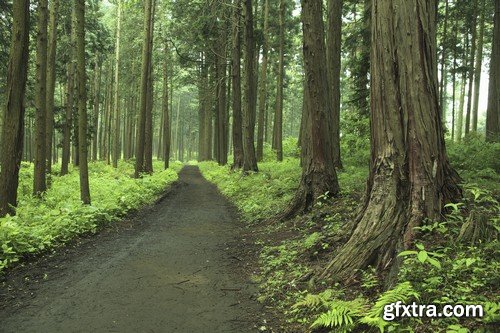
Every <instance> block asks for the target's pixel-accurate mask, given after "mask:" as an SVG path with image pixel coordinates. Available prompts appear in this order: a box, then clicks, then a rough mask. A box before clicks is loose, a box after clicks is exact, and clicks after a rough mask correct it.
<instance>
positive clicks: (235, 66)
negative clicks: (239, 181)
mask: <svg viewBox="0 0 500 333" xmlns="http://www.w3.org/2000/svg"><path fill="white" fill-rule="evenodd" d="M266 1H267V0H266ZM240 16H241V0H235V1H234V9H233V47H232V56H231V58H232V60H231V65H232V67H231V75H232V76H233V77H232V80H231V82H232V85H233V95H232V106H233V133H232V135H233V156H234V158H233V165H232V166H231V168H232V169H240V168H241V167H243V133H242V130H243V127H242V118H241V43H240V39H241V37H240V21H241V20H240Z"/></svg>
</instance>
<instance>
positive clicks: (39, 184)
mask: <svg viewBox="0 0 500 333" xmlns="http://www.w3.org/2000/svg"><path fill="white" fill-rule="evenodd" d="M47 7H48V1H47V0H39V1H38V20H37V35H36V83H35V107H36V113H35V116H36V121H35V134H36V137H35V175H34V177H33V194H34V195H37V196H39V195H41V194H42V193H43V192H45V191H46V190H47V182H46V164H47V163H46V162H47V144H46V131H47V21H48V18H47V17H48V8H47Z"/></svg>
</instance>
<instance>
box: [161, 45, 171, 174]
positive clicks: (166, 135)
mask: <svg viewBox="0 0 500 333" xmlns="http://www.w3.org/2000/svg"><path fill="white" fill-rule="evenodd" d="M164 57H165V58H164V60H163V102H162V107H163V133H162V134H163V147H162V149H163V150H162V154H163V159H164V161H165V169H168V164H169V160H170V114H169V113H170V112H169V107H168V42H167V41H165V54H164Z"/></svg>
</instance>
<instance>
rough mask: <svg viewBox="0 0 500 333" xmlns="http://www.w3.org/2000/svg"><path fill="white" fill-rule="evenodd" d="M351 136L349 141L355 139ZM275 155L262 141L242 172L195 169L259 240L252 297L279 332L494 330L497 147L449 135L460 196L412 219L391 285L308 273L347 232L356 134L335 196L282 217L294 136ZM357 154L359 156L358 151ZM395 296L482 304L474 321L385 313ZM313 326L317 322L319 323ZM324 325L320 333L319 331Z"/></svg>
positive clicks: (355, 180)
mask: <svg viewBox="0 0 500 333" xmlns="http://www.w3.org/2000/svg"><path fill="white" fill-rule="evenodd" d="M356 141H357V142H356ZM285 142H286V144H285V145H284V146H285V150H284V156H285V158H284V161H283V162H276V161H274V160H273V159H274V153H273V152H272V150H271V149H270V148H269V147H268V148H267V149H266V150H265V159H264V161H263V162H262V163H260V164H259V168H260V170H259V172H258V173H251V174H248V175H247V176H242V174H241V173H239V172H232V171H231V170H230V167H228V166H225V167H220V166H218V165H217V164H216V163H214V162H202V163H200V164H199V166H200V169H201V170H202V172H203V174H204V176H205V177H206V178H207V179H208V180H210V181H211V182H213V183H215V184H217V186H218V187H219V189H220V191H221V192H222V193H223V194H224V195H226V196H227V197H228V198H229V199H230V200H232V201H233V202H234V204H235V205H236V206H237V207H238V208H239V210H240V212H241V214H242V215H243V217H244V219H245V220H246V221H247V222H248V225H249V226H251V227H249V229H248V231H249V232H250V233H252V234H254V235H255V241H256V243H257V244H259V246H260V247H261V251H260V260H259V266H260V267H259V268H260V273H259V276H257V277H255V279H256V280H257V281H259V283H260V297H259V300H260V301H261V302H263V303H265V304H266V305H269V306H270V307H271V308H274V309H275V310H276V317H277V318H283V320H282V322H281V323H280V325H281V327H282V329H283V330H285V331H294V332H295V331H297V332H302V331H307V330H310V329H313V328H316V329H321V328H322V327H323V328H324V329H326V331H328V332H330V331H331V332H368V331H370V329H371V330H372V331H374V332H377V331H379V332H472V331H474V332H494V330H495V328H494V327H496V325H497V324H498V323H499V320H500V314H499V311H498V297H499V295H498V288H497V287H498V283H499V280H498V274H497V273H498V271H499V269H500V263H499V261H498V255H497V254H498V251H499V249H500V247H499V244H498V239H497V236H498V231H499V219H498V216H499V214H500V205H499V204H498V198H499V194H500V187H499V185H498V184H499V180H500V175H499V171H500V162H499V161H498V159H496V158H495V156H499V154H500V145H499V144H498V143H485V142H484V141H483V140H482V139H481V138H478V137H475V136H470V137H468V138H467V139H465V140H464V141H463V143H451V142H449V143H448V155H449V158H450V161H451V163H452V165H453V166H454V167H455V168H456V169H457V170H458V172H459V173H460V175H461V176H462V177H463V188H464V196H463V199H462V200H461V201H460V202H456V203H453V204H449V205H448V206H447V210H446V215H445V216H443V217H442V218H441V219H439V220H433V221H427V223H426V224H425V225H423V226H421V227H419V230H418V231H419V233H418V235H419V236H418V239H417V240H416V241H415V244H414V246H413V248H412V249H410V250H408V251H404V252H401V253H400V257H402V258H403V259H404V260H403V263H402V266H401V268H400V271H399V273H398V275H397V277H396V278H395V279H394V281H392V282H391V284H390V285H388V284H387V281H384V280H382V279H381V277H380V276H378V275H377V272H376V270H375V269H373V268H368V269H366V270H364V271H360V272H359V274H357V275H356V277H357V278H356V279H355V280H353V281H349V283H345V284H340V283H338V282H335V281H334V279H327V280H320V279H317V278H315V277H316V276H318V275H319V274H321V273H322V270H323V269H324V267H325V266H326V265H327V264H328V261H329V259H330V258H331V256H332V254H333V253H334V252H335V251H336V250H337V248H338V246H339V244H342V243H343V242H345V241H346V239H348V238H349V236H350V232H351V230H352V222H353V220H354V219H355V217H356V212H357V208H358V207H359V203H360V202H361V199H362V195H363V193H364V187H365V182H366V176H367V173H368V163H367V161H368V156H369V153H368V150H367V149H364V150H362V151H361V152H360V151H359V150H356V151H357V153H356V154H351V153H350V151H351V150H350V148H351V147H353V146H358V147H363V146H365V147H367V146H366V145H365V143H363V142H362V141H361V140H356V139H355V138H346V140H345V141H344V142H345V143H344V144H343V146H342V153H343V156H344V170H343V171H341V172H339V174H338V175H339V183H340V187H341V189H342V192H341V195H340V196H339V197H338V198H336V199H333V200H332V199H328V196H327V195H325V197H324V198H323V200H319V201H318V203H317V204H316V206H315V207H314V209H313V210H312V211H311V213H309V214H306V215H302V216H299V217H297V218H295V219H293V220H290V221H287V222H281V221H273V220H272V218H271V219H270V217H272V216H274V215H276V214H278V213H279V212H281V211H283V210H284V209H285V207H286V206H287V204H288V203H289V202H290V200H291V199H292V196H293V193H294V191H293V190H294V188H296V186H297V184H298V182H299V179H300V166H299V152H298V151H297V149H296V148H295V147H296V144H294V142H295V140H294V139H289V140H287V141H285ZM363 152H364V154H363ZM397 300H400V301H405V302H406V303H411V302H412V301H417V302H418V303H419V304H442V305H444V304H464V305H466V304H481V305H483V308H484V310H485V316H484V317H483V318H481V319H477V318H468V319H465V318H463V319H457V318H447V319H443V318H436V319H431V320H428V319H418V318H411V319H408V318H405V319H404V320H397V319H396V320H395V321H391V322H389V321H384V320H383V319H382V311H383V306H384V305H386V304H389V303H391V302H395V301H397ZM320 331H321V330H320ZM326 331H325V332H326Z"/></svg>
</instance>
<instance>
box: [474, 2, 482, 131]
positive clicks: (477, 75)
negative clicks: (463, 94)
mask: <svg viewBox="0 0 500 333" xmlns="http://www.w3.org/2000/svg"><path fill="white" fill-rule="evenodd" d="M484 10H485V8H484V0H481V2H480V7H479V36H478V39H477V54H476V64H475V66H474V96H473V104H472V123H471V125H472V131H473V132H477V116H478V111H479V110H478V109H479V88H480V86H481V70H482V68H481V67H482V65H483V40H484Z"/></svg>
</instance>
